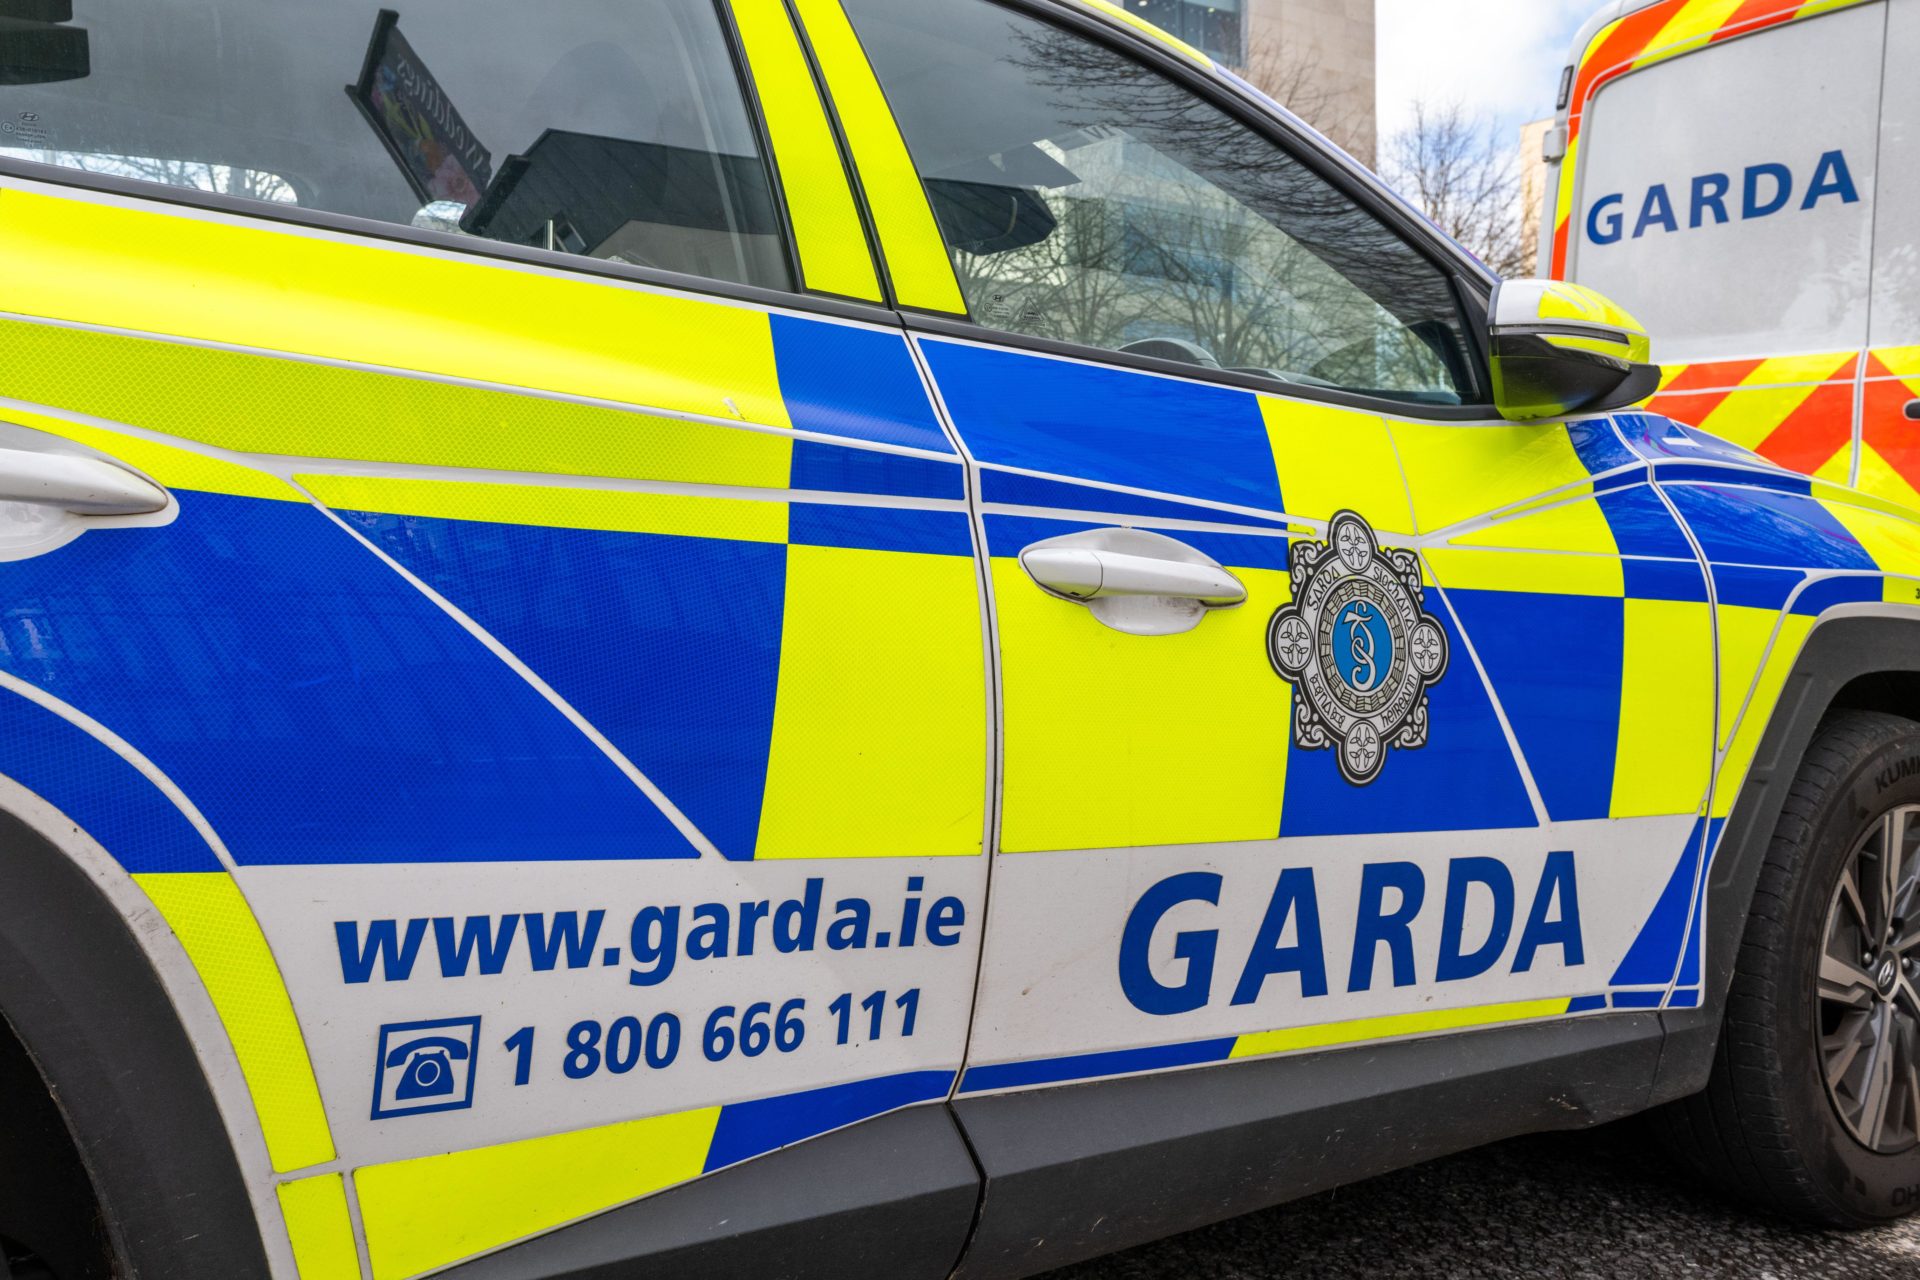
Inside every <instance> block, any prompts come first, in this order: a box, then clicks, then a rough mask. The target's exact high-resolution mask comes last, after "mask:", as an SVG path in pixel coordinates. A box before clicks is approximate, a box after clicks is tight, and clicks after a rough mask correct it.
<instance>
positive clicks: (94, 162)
mask: <svg viewBox="0 0 1920 1280" xmlns="http://www.w3.org/2000/svg"><path fill="white" fill-rule="evenodd" d="M0 156H4V157H6V158H7V159H9V160H27V161H31V162H32V163H34V164H53V165H59V166H60V167H61V168H62V169H78V170H79V171H81V172H82V173H97V174H99V175H100V176H102V177H106V178H125V179H128V180H129V181H133V182H158V183H161V184H163V185H165V186H169V187H186V188H189V189H191V190H194V191H205V192H207V193H208V194H210V195H220V196H239V197H240V198H242V199H245V200H268V201H272V202H273V203H275V204H298V203H299V202H300V197H299V194H298V193H297V192H295V191H294V189H293V184H292V183H291V182H288V181H287V180H286V179H285V178H283V177H281V176H280V175H279V174H277V173H262V172H261V171H259V170H258V169H236V168H234V167H233V166H232V165H230V164H206V163H203V162H201V161H197V160H162V159H160V158H159V157H157V156H109V155H88V154H85V153H82V152H78V151H40V150H34V149H31V148H27V147H0Z"/></svg>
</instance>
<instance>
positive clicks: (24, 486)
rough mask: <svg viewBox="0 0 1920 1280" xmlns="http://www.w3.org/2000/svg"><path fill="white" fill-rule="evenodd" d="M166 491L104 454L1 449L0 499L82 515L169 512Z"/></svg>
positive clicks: (1, 500)
mask: <svg viewBox="0 0 1920 1280" xmlns="http://www.w3.org/2000/svg"><path fill="white" fill-rule="evenodd" d="M167 501H168V498H167V491H166V490H165V489H162V488H161V487H160V486H159V485H157V484H154V483H153V482H152V481H150V480H144V479H142V478H141V477H139V476H137V475H135V474H133V472H131V471H128V470H127V469H126V468H125V467H120V466H115V465H114V464H113V463H111V462H108V461H106V460H105V459H103V458H85V457H80V456H78V455H75V454H67V453H36V452H33V451H31V450H28V449H4V448H0V502H20V503H25V504H27V505H28V506H35V507H53V508H56V509H58V510H61V511H66V512H70V513H72V514H73V515H77V516H136V515H145V514H147V513H149V512H154V511H164V510H166V507H167Z"/></svg>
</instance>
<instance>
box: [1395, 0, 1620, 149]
mask: <svg viewBox="0 0 1920 1280" xmlns="http://www.w3.org/2000/svg"><path fill="white" fill-rule="evenodd" d="M1603 2H1604V0H1377V5H1378V8H1377V19H1376V24H1375V26H1376V33H1375V37H1374V38H1375V40H1376V42H1377V45H1376V47H1377V52H1378V57H1379V86H1380V87H1379V106H1380V137H1381V139H1382V140H1383V141H1384V140H1385V139H1386V138H1388V137H1391V136H1392V135H1393V134H1394V133H1395V132H1396V131H1398V130H1399V129H1401V128H1402V127H1404V125H1405V124H1406V122H1407V119H1408V117H1409V116H1410V115H1411V114H1412V112H1413V103H1414V101H1415V100H1416V99H1420V98H1425V99H1426V100H1427V101H1428V102H1431V103H1434V104H1444V103H1448V102H1453V101H1458V102H1460V103H1462V104H1463V105H1465V106H1466V108H1467V109H1468V110H1469V111H1471V112H1474V113H1477V114H1481V115H1486V116H1491V117H1492V118H1493V119H1495V120H1496V121H1497V122H1499V124H1500V125H1501V126H1502V127H1504V128H1511V129H1513V130H1516V131H1517V130H1518V129H1519V127H1520V126H1521V125H1522V124H1524V123H1526V122H1527V121H1529V120H1538V119H1540V118H1542V117H1543V116H1549V115H1552V114H1553V102H1554V97H1555V95H1556V94H1557V92H1558V90H1559V87H1560V68H1561V67H1563V66H1565V65H1566V61H1567V47H1568V46H1569V45H1570V44H1571V43H1572V42H1573V36H1574V32H1575V31H1577V30H1578V29H1579V27H1580V24H1581V23H1582V22H1584V21H1585V20H1586V19H1587V17H1588V16H1589V15H1591V14H1593V13H1594V12H1596V11H1597V10H1598V9H1599V8H1600V7H1601V5H1602V4H1603Z"/></svg>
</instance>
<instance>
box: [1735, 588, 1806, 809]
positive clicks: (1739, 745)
mask: <svg viewBox="0 0 1920 1280" xmlns="http://www.w3.org/2000/svg"><path fill="white" fill-rule="evenodd" d="M1812 630H1813V619H1812V618H1807V617H1802V616H1800V615H1797V614H1787V615H1786V616H1785V617H1783V618H1782V619H1781V620H1780V631H1779V634H1778V636H1776V637H1775V639H1774V641H1773V648H1772V649H1771V650H1769V651H1768V653H1767V656H1766V659H1765V661H1764V663H1763V664H1762V666H1761V668H1760V673H1759V678H1758V679H1757V680H1755V681H1754V683H1753V685H1752V690H1753V691H1752V695H1751V696H1750V697H1749V699H1748V701H1747V707H1746V710H1745V712H1743V713H1742V715H1741V717H1740V723H1739V726H1738V727H1737V728H1735V729H1734V731H1733V740H1732V741H1731V742H1730V743H1729V744H1728V745H1727V752H1726V755H1725V756H1724V757H1722V758H1721V761H1720V773H1719V776H1718V777H1717V778H1716V779H1715V780H1714V786H1713V809H1712V814H1711V816H1713V817H1716V818H1724V817H1726V816H1727V815H1728V814H1729V813H1732V812H1733V805H1734V801H1735V800H1737V799H1738V798H1739V794H1740V788H1741V786H1742V784H1743V783H1744V782H1745V781H1746V776H1747V769H1748V768H1749V767H1750V766H1751V765H1752V764H1753V753H1754V752H1755V751H1756V750H1757V749H1758V748H1759V746H1760V739H1761V737H1762V736H1763V735H1764V734H1765V733H1766V731H1767V725H1768V723H1769V722H1770V721H1771V720H1772V719H1773V711H1774V708H1775V707H1776V706H1778V705H1779V703H1780V691H1781V690H1782V689H1783V688H1785V687H1786V683H1787V676H1788V675H1789V674H1791V673H1792V671H1793V664H1794V661H1795V660H1796V659H1797V658H1799V656H1800V650H1801V648H1802V646H1804V645H1805V644H1806V640H1807V635H1808V634H1809V633H1810V632H1811V631H1812Z"/></svg>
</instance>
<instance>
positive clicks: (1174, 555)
mask: <svg viewBox="0 0 1920 1280" xmlns="http://www.w3.org/2000/svg"><path fill="white" fill-rule="evenodd" d="M1020 566H1021V568H1023V569H1025V570H1026V571H1027V576H1028V577H1030V578H1032V579H1033V581H1034V583H1035V585H1037V586H1038V587H1039V588H1040V589H1041V590H1042V591H1045V592H1046V593H1047V594H1048V595H1052V596H1057V597H1059V598H1060V599H1062V600H1067V601H1071V602H1072V603H1074V604H1083V605H1086V606H1087V607H1088V608H1089V609H1090V610H1092V612H1093V616H1094V617H1096V618H1098V619H1099V620H1100V621H1101V622H1102V623H1104V624H1106V625H1107V626H1109V627H1112V628H1113V629H1114V630H1116V631H1124V632H1126V633H1127V634H1128V635H1139V636H1162V635H1179V634H1180V633H1182V632H1186V631H1191V630H1193V629H1194V628H1195V627H1197V626H1199V625H1200V621H1201V619H1202V618H1204V617H1205V616H1206V615H1207V612H1208V611H1209V610H1211V609H1230V608H1232V607H1233V606H1235V605H1237V604H1242V603H1244V602H1245V601H1246V598H1247V589H1246V587H1245V585H1244V584H1242V583H1241V581H1240V579H1238V578H1236V577H1234V576H1233V575H1232V574H1231V573H1228V572H1227V571H1226V570H1225V569H1223V568H1221V567H1220V565H1219V564H1218V563H1217V562H1215V561H1214V560H1212V559H1211V558H1209V557H1208V556H1206V555H1204V554H1202V553H1201V552H1199V551H1196V550H1195V549H1194V548H1192V547H1190V546H1188V545H1187V544H1185V543H1184V542H1179V541H1177V540H1175V539H1173V538H1169V537H1166V536H1164V535H1162V534H1158V533H1148V532H1146V531H1145V530H1142V529H1091V530H1088V531H1086V532H1084V533H1070V534H1068V535H1066V536H1065V537H1061V538H1048V539H1047V540H1046V541H1044V542H1036V543H1034V544H1033V545H1032V546H1030V547H1028V548H1027V549H1026V550H1024V551H1022V552H1021V553H1020Z"/></svg>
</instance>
